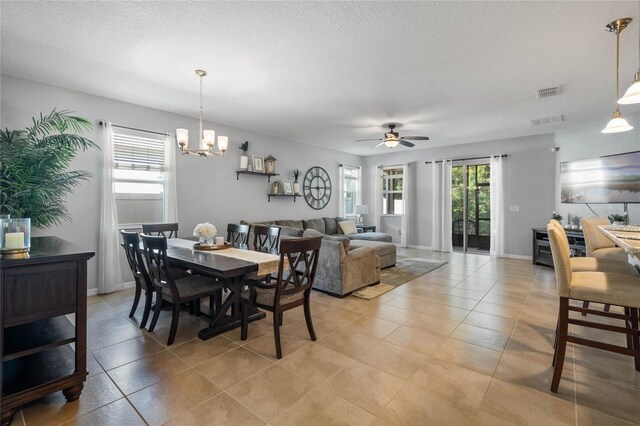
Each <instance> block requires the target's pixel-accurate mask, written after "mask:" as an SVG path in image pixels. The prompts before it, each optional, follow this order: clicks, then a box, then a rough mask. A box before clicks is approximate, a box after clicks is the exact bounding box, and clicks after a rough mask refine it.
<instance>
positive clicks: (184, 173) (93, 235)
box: [0, 75, 361, 288]
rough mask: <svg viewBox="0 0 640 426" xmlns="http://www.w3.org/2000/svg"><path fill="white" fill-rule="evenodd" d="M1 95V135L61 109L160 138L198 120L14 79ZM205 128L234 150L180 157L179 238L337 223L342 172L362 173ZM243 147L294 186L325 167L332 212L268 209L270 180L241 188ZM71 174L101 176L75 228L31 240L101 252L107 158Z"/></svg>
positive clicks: (77, 200)
mask: <svg viewBox="0 0 640 426" xmlns="http://www.w3.org/2000/svg"><path fill="white" fill-rule="evenodd" d="M96 84H100V83H99V82H97V83H96ZM0 90H1V93H2V102H1V105H0V114H1V117H0V118H1V123H0V124H1V125H2V127H9V128H18V129H19V128H23V127H25V126H26V125H28V124H29V123H30V121H31V117H32V116H35V115H37V114H39V113H40V112H49V111H51V110H52V109H53V108H54V107H55V108H57V109H59V110H63V109H68V110H72V111H75V113H76V114H77V115H79V116H81V117H85V118H87V119H89V120H91V121H93V122H94V123H95V122H97V121H98V120H100V119H104V120H109V121H111V122H113V123H114V124H120V125H124V126H131V127H137V128H142V129H149V130H156V131H161V132H165V131H172V132H173V131H175V129H176V128H178V127H185V128H188V129H190V133H191V134H192V135H194V134H195V133H196V132H197V119H196V118H190V117H185V116H181V115H176V114H172V113H168V112H164V111H159V110H155V109H151V108H146V107H142V106H139V105H133V104H127V103H123V102H118V101H114V100H111V99H106V98H101V97H96V96H91V95H87V94H84V93H80V92H76V91H72V90H67V89H63V88H59V87H54V86H49V85H45V84H41V83H36V82H33V81H28V80H23V79H19V78H16V77H12V76H7V75H2V76H1V77H0ZM193 107H194V117H195V116H196V115H197V107H198V105H196V104H194V106H193ZM206 127H210V128H213V129H215V130H216V132H217V134H218V135H226V136H229V150H228V152H227V154H226V155H225V157H224V158H220V157H216V158H208V159H204V158H200V157H197V156H179V158H178V161H177V176H178V178H177V179H178V216H179V222H180V235H181V236H185V237H186V236H190V235H191V231H192V230H193V228H194V227H195V225H196V224H197V223H199V222H206V221H209V222H211V223H213V224H214V225H216V227H217V228H218V229H219V230H223V229H224V230H226V225H227V223H230V222H237V221H239V220H240V219H248V220H255V219H277V218H291V219H302V218H313V217H322V216H336V215H337V213H338V201H337V188H336V185H337V183H338V164H340V163H344V164H349V165H354V166H358V165H361V159H360V157H358V156H354V155H349V154H344V153H341V152H338V151H333V150H328V149H322V148H319V147H316V146H311V145H301V144H298V143H294V142H291V141H286V140H282V139H279V138H276V137H273V136H268V135H263V134H259V133H255V132H252V131H249V130H244V129H238V128H233V127H228V126H224V125H221V124H216V123H207V126H206ZM100 134H101V132H100V130H99V129H98V128H96V129H94V130H93V131H91V132H89V133H88V134H87V135H86V136H87V137H89V138H90V139H92V140H93V141H95V142H96V143H99V144H100V143H101V139H100ZM192 137H193V136H192ZM245 140H249V154H250V155H251V154H254V155H262V156H265V157H266V156H268V155H269V154H273V155H274V156H275V157H276V158H277V159H278V162H277V164H276V169H277V170H276V171H277V172H278V173H281V176H280V178H281V179H291V180H292V176H291V170H292V169H294V168H299V169H301V170H303V171H306V170H307V169H308V168H310V167H312V166H322V167H324V168H325V169H326V170H327V172H328V173H329V174H330V175H331V179H332V182H333V184H334V185H333V186H334V189H336V190H334V193H333V196H332V198H331V201H330V202H329V205H328V206H327V207H326V208H325V209H323V210H320V211H316V210H313V209H311V208H310V207H309V206H308V205H307V204H306V202H305V201H304V199H300V198H299V199H297V200H296V202H295V203H294V202H293V200H292V199H290V198H282V199H273V200H272V201H271V202H270V203H268V202H267V196H266V192H267V188H268V184H267V180H266V178H264V177H261V176H241V177H240V180H238V181H237V180H236V175H235V173H234V171H235V170H236V169H237V168H238V166H239V163H240V154H241V151H240V150H239V149H238V148H237V147H238V146H239V144H240V143H242V142H244V141H245ZM192 143H193V142H192ZM72 168H75V169H84V170H88V171H90V172H92V173H93V174H94V176H95V177H94V178H93V179H92V180H91V181H89V182H87V183H85V184H83V185H82V186H80V187H79V188H76V189H75V191H74V192H73V194H71V195H70V196H69V197H68V199H67V201H68V203H67V206H68V209H69V212H70V214H71V217H72V221H71V222H64V223H63V224H61V225H59V226H55V227H52V228H49V229H45V230H34V232H33V235H34V236H37V235H56V236H59V237H62V238H65V239H68V240H69V241H72V242H74V243H76V244H78V245H80V246H82V247H85V248H87V249H91V250H95V251H97V248H98V229H99V208H100V188H101V184H100V182H101V175H102V154H101V152H98V151H90V152H86V153H81V154H80V155H79V156H78V157H77V158H76V160H75V161H74V163H73V164H72ZM125 272H126V270H125ZM125 278H126V279H127V281H129V280H130V278H129V276H128V275H126V274H125ZM96 280H97V261H96V259H95V258H94V259H93V260H91V261H90V265H89V288H94V287H96Z"/></svg>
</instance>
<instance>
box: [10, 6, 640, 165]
mask: <svg viewBox="0 0 640 426" xmlns="http://www.w3.org/2000/svg"><path fill="white" fill-rule="evenodd" d="M1 7H2V10H1V12H2V17H1V19H2V20H1V23H2V28H1V37H2V38H1V42H2V57H1V59H2V63H1V67H2V73H5V74H9V75H14V76H19V77H22V78H26V79H31V80H36V81H41V82H45V83H49V84H53V85H57V86H62V87H67V88H70V89H74V90H79V91H82V92H86V93H91V94H95V95H99V96H104V97H108V98H113V99H117V100H121V101H125V102H131V103H134V104H139V105H144V106H148V107H152V108H157V109H161V110H166V111H173V112H176V113H180V114H184V115H188V116H191V117H197V106H198V81H197V78H196V76H195V74H194V72H193V71H194V70H195V69H196V68H203V69H206V70H207V71H208V72H209V76H208V77H206V78H205V80H204V90H205V105H204V108H205V115H206V118H207V119H208V120H211V121H215V122H219V123H224V124H228V125H232V126H236V127H240V128H246V129H251V130H254V131H258V132H262V133H266V134H270V135H274V136H278V137H281V138H283V139H288V140H291V141H297V142H302V143H310V144H316V145H321V146H326V147H330V148H334V149H337V150H341V151H346V152H350V153H354V154H359V155H372V154H380V153H384V150H385V149H388V148H377V149H375V150H373V149H371V146H372V145H373V143H368V142H354V140H355V139H360V138H366V137H378V136H381V134H382V131H383V129H382V127H381V125H382V124H383V123H386V122H399V123H402V124H403V126H402V127H401V128H400V133H401V135H402V134H413V135H416V134H418V135H422V134H424V135H428V136H430V137H431V141H429V142H424V141H422V142H417V148H421V147H428V146H442V145H451V144H458V143H469V142H476V141H482V140H488V139H500V138H507V137H513V136H525V135H531V134H539V133H549V132H553V131H555V130H557V129H559V128H566V127H572V126H576V125H578V124H581V123H582V122H585V121H596V120H597V121H601V122H602V124H603V125H604V124H605V123H606V121H607V119H608V118H609V116H610V115H611V113H612V112H613V109H614V99H613V91H614V59H615V57H614V55H615V50H614V48H615V36H614V35H612V34H610V33H607V32H605V31H604V30H603V27H604V25H605V24H606V23H607V22H609V21H611V20H613V19H615V18H619V17H623V16H631V17H633V18H634V22H633V23H632V24H631V26H630V27H629V28H628V29H627V30H625V31H624V32H623V33H622V60H621V67H622V73H621V80H622V84H621V85H622V86H623V89H621V90H624V89H626V87H627V86H628V85H629V84H630V83H631V81H632V78H633V74H634V72H635V70H636V68H637V67H638V60H639V59H638V43H639V42H638V28H639V25H638V23H639V22H640V19H638V18H639V15H640V2H637V1H628V2H611V1H603V2H291V3H287V2H220V3H217V2H215V3H214V2H195V1H193V2H151V1H149V2H134V1H128V2H89V1H87V2H60V1H56V2H49V1H34V2H27V1H15V2H14V1H2V4H1ZM555 85H561V86H562V93H561V94H560V95H559V96H557V97H554V98H548V99H536V96H535V91H536V90H537V89H539V88H544V87H549V86H555ZM638 110H639V108H637V107H632V108H625V109H624V110H623V113H624V112H625V111H626V112H633V111H638ZM558 114H564V115H565V117H566V119H567V121H566V122H565V123H563V124H561V125H559V126H562V127H559V126H558V125H552V126H540V127H531V126H530V125H529V122H528V120H529V119H536V118H543V117H548V116H553V115H558ZM292 143H293V142H292ZM396 149H399V150H400V149H407V148H402V147H399V148H396ZM414 149H416V148H414Z"/></svg>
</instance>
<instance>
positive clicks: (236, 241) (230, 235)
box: [227, 223, 249, 249]
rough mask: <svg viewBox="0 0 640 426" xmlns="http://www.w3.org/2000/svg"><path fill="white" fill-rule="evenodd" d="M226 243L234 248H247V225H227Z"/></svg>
mask: <svg viewBox="0 0 640 426" xmlns="http://www.w3.org/2000/svg"><path fill="white" fill-rule="evenodd" d="M227 242H229V243H230V244H231V245H233V247H235V248H241V249H248V248H249V225H238V224H235V223H230V224H228V225H227Z"/></svg>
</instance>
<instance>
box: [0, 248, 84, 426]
mask: <svg viewBox="0 0 640 426" xmlns="http://www.w3.org/2000/svg"><path fill="white" fill-rule="evenodd" d="M94 255H95V253H93V252H90V251H87V250H84V249H82V248H80V247H78V246H76V245H74V244H71V243H69V242H68V241H65V240H63V239H61V238H57V237H35V238H32V239H31V252H30V257H29V258H28V259H1V260H0V322H1V324H0V354H1V356H2V363H0V377H2V425H3V426H4V425H9V424H10V423H11V422H12V421H13V416H14V415H15V413H16V412H17V410H18V408H19V407H20V406H21V405H23V404H26V403H28V402H30V401H33V400H36V399H39V398H42V397H43V396H45V395H48V394H50V393H53V392H57V391H60V390H61V391H62V392H63V393H64V396H65V397H66V398H67V401H75V400H76V399H78V398H79V397H80V393H81V392H82V388H83V386H84V382H85V381H86V378H87V359H86V356H87V260H89V259H90V258H92V257H93V256H94ZM68 314H75V326H74V324H73V323H72V322H71V321H69V319H68V318H67V317H66V315H68ZM72 345H73V346H72ZM74 347H75V350H74Z"/></svg>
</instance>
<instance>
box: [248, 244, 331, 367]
mask: <svg viewBox="0 0 640 426" xmlns="http://www.w3.org/2000/svg"><path fill="white" fill-rule="evenodd" d="M321 243H322V237H312V238H291V239H283V240H282V241H281V242H280V264H279V266H278V278H277V280H275V281H274V282H271V283H265V282H262V281H257V280H246V281H245V284H247V285H248V286H249V289H248V290H245V291H243V292H242V298H243V301H244V304H243V307H242V308H243V311H242V329H241V338H242V340H246V339H247V335H248V331H249V317H248V315H249V311H250V307H251V305H253V306H257V307H258V308H261V309H264V310H266V311H269V312H271V313H272V314H273V334H274V337H275V344H276V356H277V357H278V358H282V345H281V343H280V326H281V325H282V316H283V313H284V312H285V311H288V310H290V309H293V308H297V307H298V306H304V318H305V320H306V322H307V329H308V330H309V337H311V340H316V332H315V330H314V329H313V322H312V320H311V286H312V285H313V281H314V279H315V276H316V269H317V268H318V254H319V252H320V245H321Z"/></svg>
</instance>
